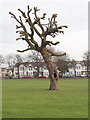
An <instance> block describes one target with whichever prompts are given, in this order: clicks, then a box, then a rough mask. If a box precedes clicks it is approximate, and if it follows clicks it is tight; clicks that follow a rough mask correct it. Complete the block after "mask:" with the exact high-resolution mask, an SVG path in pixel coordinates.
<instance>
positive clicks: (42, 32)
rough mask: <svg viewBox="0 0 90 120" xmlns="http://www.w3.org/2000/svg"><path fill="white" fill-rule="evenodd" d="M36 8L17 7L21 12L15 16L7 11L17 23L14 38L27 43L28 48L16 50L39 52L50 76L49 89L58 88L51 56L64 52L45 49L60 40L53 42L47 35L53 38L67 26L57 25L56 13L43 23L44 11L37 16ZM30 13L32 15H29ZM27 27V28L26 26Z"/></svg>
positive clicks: (56, 74)
mask: <svg viewBox="0 0 90 120" xmlns="http://www.w3.org/2000/svg"><path fill="white" fill-rule="evenodd" d="M39 10H40V9H38V8H37V7H34V9H33V12H32V9H31V8H30V7H29V6H27V12H24V11H22V10H21V9H18V11H19V12H20V13H21V16H19V18H18V17H16V15H15V14H13V13H12V12H9V14H10V15H11V17H12V18H14V19H15V20H16V21H17V23H18V25H16V29H17V31H16V33H19V35H20V37H19V38H17V39H16V40H24V41H26V42H27V44H28V48H26V49H24V50H17V51H18V52H25V51H28V50H35V51H38V52H40V53H41V55H42V56H43V59H44V61H45V63H46V65H47V68H48V70H49V76H50V88H49V89H50V90H58V73H57V69H56V66H55V65H54V64H53V62H52V56H64V55H66V53H63V54H61V53H60V54H59V53H58V54H57V53H54V52H53V51H50V50H49V49H47V46H51V45H55V46H56V45H57V44H59V43H60V42H59V41H56V42H53V41H51V40H47V36H48V35H49V36H51V37H53V38H55V36H56V35H57V34H58V33H64V31H63V30H62V29H63V28H67V26H66V25H63V26H58V24H57V21H56V18H57V14H52V16H51V17H50V18H48V22H47V23H44V20H45V17H46V13H43V15H42V16H40V17H39V16H38V11H39ZM31 13H32V14H33V15H34V17H31V16H32V15H31ZM27 27H28V28H29V29H28V28H27ZM36 35H37V36H38V38H39V39H40V40H41V44H39V43H38V41H37V40H38V38H35V36H36Z"/></svg>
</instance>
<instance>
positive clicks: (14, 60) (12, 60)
mask: <svg viewBox="0 0 90 120" xmlns="http://www.w3.org/2000/svg"><path fill="white" fill-rule="evenodd" d="M20 62H22V58H21V56H20V55H19V54H10V55H8V56H6V63H7V64H8V67H9V69H11V70H12V77H13V76H14V67H15V65H16V64H17V66H16V67H17V69H18V78H19V63H20Z"/></svg>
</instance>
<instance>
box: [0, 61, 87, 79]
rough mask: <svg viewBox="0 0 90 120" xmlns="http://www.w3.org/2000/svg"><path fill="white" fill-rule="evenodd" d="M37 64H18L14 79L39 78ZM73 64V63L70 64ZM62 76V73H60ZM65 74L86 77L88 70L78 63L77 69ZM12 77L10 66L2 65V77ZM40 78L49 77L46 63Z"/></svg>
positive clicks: (40, 72)
mask: <svg viewBox="0 0 90 120" xmlns="http://www.w3.org/2000/svg"><path fill="white" fill-rule="evenodd" d="M35 64H36V63H35V62H24V63H17V64H16V65H15V67H14V73H13V75H14V78H18V75H19V78H23V77H36V76H37V65H35ZM70 64H72V63H70ZM58 74H59V76H60V71H58ZM65 74H68V75H73V76H75V77H80V76H86V75H87V68H86V66H84V64H83V62H82V61H77V62H76V64H75V67H72V65H71V67H70V68H69V70H68V72H66V73H65ZM7 76H8V77H9V78H10V77H11V76H12V70H10V69H9V68H8V65H5V64H2V65H1V66H0V77H7ZM39 76H45V77H49V71H48V70H47V67H46V65H45V63H44V62H42V64H41V65H40V66H39Z"/></svg>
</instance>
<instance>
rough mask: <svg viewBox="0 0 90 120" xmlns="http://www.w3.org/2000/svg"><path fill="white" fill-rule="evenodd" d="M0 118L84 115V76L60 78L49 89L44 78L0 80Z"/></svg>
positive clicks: (86, 104) (85, 113)
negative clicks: (0, 89)
mask: <svg viewBox="0 0 90 120" xmlns="http://www.w3.org/2000/svg"><path fill="white" fill-rule="evenodd" d="M2 83H3V86H2V87H3V96H2V97H3V100H2V105H3V111H2V116H3V118H88V80H87V79H60V80H59V88H60V90H59V91H49V90H48V88H49V80H48V79H21V80H18V79H17V80H13V79H12V80H3V82H2Z"/></svg>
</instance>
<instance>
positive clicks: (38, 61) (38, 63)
mask: <svg viewBox="0 0 90 120" xmlns="http://www.w3.org/2000/svg"><path fill="white" fill-rule="evenodd" d="M27 58H28V62H32V65H33V67H34V69H36V71H37V74H36V77H39V74H40V68H43V66H44V64H45V63H44V60H43V57H42V55H41V54H40V53H39V52H37V51H32V53H31V54H29V55H28V56H27Z"/></svg>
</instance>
